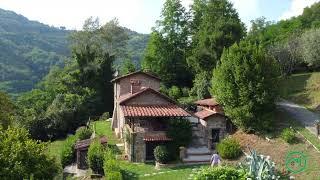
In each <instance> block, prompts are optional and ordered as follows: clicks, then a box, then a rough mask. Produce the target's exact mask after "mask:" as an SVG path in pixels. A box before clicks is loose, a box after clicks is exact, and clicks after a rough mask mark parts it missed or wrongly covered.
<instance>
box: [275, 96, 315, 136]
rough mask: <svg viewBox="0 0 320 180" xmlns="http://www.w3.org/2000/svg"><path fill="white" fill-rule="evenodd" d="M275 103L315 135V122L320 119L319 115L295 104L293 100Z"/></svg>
mask: <svg viewBox="0 0 320 180" xmlns="http://www.w3.org/2000/svg"><path fill="white" fill-rule="evenodd" d="M277 105H278V106H279V107H280V108H282V109H284V110H285V111H287V112H288V113H289V114H290V115H291V117H292V118H294V119H295V120H297V121H299V122H301V123H302V124H304V126H305V127H306V129H308V130H309V131H310V132H311V133H312V134H314V135H316V136H317V129H316V127H315V123H316V121H317V120H319V119H320V117H319V115H318V114H316V113H313V112H311V111H309V110H308V109H306V108H305V107H303V106H300V105H297V104H295V103H293V102H290V101H287V100H282V101H280V102H278V103H277Z"/></svg>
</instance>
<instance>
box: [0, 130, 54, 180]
mask: <svg viewBox="0 0 320 180" xmlns="http://www.w3.org/2000/svg"><path fill="white" fill-rule="evenodd" d="M46 147H47V143H42V142H40V141H37V140H34V139H31V138H30V134H29V133H28V131H27V130H26V129H23V128H17V127H10V126H9V127H8V129H6V130H3V129H1V127H0V166H1V168H0V177H1V178H0V179H5V180H6V179H8V180H9V179H29V178H30V177H33V178H32V179H54V177H55V176H56V175H57V173H58V171H59V166H58V164H57V163H56V161H55V159H54V158H52V157H49V156H48V154H47V148H46Z"/></svg>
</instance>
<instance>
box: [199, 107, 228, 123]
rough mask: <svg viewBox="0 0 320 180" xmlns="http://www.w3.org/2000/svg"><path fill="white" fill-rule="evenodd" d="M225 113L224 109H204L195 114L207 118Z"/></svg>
mask: <svg viewBox="0 0 320 180" xmlns="http://www.w3.org/2000/svg"><path fill="white" fill-rule="evenodd" d="M217 114H218V115H223V116H224V113H223V112H222V111H214V110H207V109H204V110H202V111H199V112H196V113H195V114H194V115H196V116H197V117H199V118H200V119H203V120H205V119H206V118H208V117H210V116H213V115H217Z"/></svg>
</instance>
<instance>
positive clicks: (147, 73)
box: [111, 70, 161, 82]
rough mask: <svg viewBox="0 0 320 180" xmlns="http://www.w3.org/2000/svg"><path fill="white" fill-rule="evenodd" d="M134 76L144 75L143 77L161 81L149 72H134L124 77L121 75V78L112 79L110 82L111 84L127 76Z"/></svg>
mask: <svg viewBox="0 0 320 180" xmlns="http://www.w3.org/2000/svg"><path fill="white" fill-rule="evenodd" d="M135 74H144V75H147V76H149V77H152V78H154V79H157V80H159V81H160V80H161V79H160V78H159V77H157V76H156V75H153V74H151V73H149V72H143V71H141V70H140V71H136V72H133V73H129V74H126V75H123V76H119V77H116V78H114V79H112V80H111V82H115V81H118V80H119V79H122V78H125V77H129V76H132V75H135Z"/></svg>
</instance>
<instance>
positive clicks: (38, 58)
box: [0, 9, 69, 93]
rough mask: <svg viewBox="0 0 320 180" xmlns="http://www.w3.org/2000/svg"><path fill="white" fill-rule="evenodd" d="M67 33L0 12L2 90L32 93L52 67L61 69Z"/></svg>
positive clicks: (66, 53) (65, 53)
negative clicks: (57, 66) (55, 66)
mask: <svg viewBox="0 0 320 180" xmlns="http://www.w3.org/2000/svg"><path fill="white" fill-rule="evenodd" d="M68 33H69V31H66V30H62V29H58V28H54V27H50V26H47V25H44V24H41V23H39V22H36V21H30V20H28V19H27V18H25V17H23V16H21V15H18V14H16V13H14V12H12V11H6V10H3V9H0V90H4V91H7V92H10V93H18V92H23V91H27V90H30V89H31V88H32V87H33V85H34V84H35V83H36V82H37V81H39V80H40V79H41V78H42V77H43V76H45V75H46V74H47V73H48V71H49V68H50V66H53V65H59V66H61V65H62V64H63V59H64V58H65V56H68V55H69V49H68V48H67V39H66V38H67V35H68Z"/></svg>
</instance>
